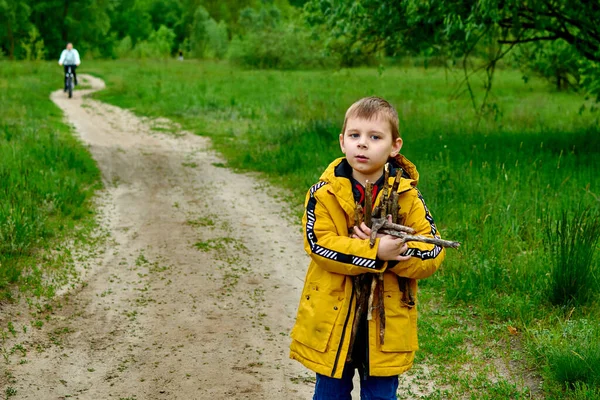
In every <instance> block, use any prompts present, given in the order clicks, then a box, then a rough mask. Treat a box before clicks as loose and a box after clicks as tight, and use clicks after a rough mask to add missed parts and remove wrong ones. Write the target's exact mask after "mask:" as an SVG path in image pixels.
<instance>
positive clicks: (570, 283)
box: [546, 209, 600, 375]
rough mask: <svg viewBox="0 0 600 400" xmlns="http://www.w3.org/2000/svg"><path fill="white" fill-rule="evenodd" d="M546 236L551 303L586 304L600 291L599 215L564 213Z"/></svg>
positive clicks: (579, 212) (548, 227) (594, 210)
mask: <svg viewBox="0 0 600 400" xmlns="http://www.w3.org/2000/svg"><path fill="white" fill-rule="evenodd" d="M570 214H571V215H570ZM573 214H574V215H573ZM546 234H547V241H546V249H547V251H548V252H549V253H550V254H551V261H552V267H551V275H550V301H551V302H552V304H556V305H571V304H576V305H584V304H586V303H587V302H588V301H589V300H590V298H592V297H593V296H594V295H595V294H596V293H598V291H599V289H600V275H599V274H600V268H598V266H597V265H596V264H594V262H593V260H594V253H595V252H596V248H597V246H598V241H599V240H600V213H599V212H598V210H597V209H587V210H583V211H580V210H575V212H571V213H569V212H567V211H566V210H564V211H563V212H562V214H561V216H560V218H559V219H558V220H557V221H552V222H550V223H548V226H547V227H546ZM599 350H600V348H599ZM599 375H600V374H599Z"/></svg>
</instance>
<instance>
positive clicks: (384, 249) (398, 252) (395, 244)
mask: <svg viewBox="0 0 600 400" xmlns="http://www.w3.org/2000/svg"><path fill="white" fill-rule="evenodd" d="M370 236H371V228H369V227H368V226H367V225H366V224H365V223H364V222H363V223H362V224H361V225H360V227H358V226H355V227H354V233H353V234H352V237H353V238H354V239H369V238H370ZM377 237H378V238H379V247H378V249H377V257H378V258H379V259H380V260H385V261H391V260H395V261H406V260H408V259H410V256H403V255H402V254H404V252H406V250H408V246H407V245H406V243H403V242H402V239H400V238H396V237H393V236H390V235H385V234H383V233H378V234H377Z"/></svg>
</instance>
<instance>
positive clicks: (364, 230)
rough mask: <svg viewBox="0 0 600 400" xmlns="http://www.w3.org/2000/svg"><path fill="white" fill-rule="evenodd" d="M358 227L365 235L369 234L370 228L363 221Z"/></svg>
mask: <svg viewBox="0 0 600 400" xmlns="http://www.w3.org/2000/svg"><path fill="white" fill-rule="evenodd" d="M360 229H361V230H362V231H363V232H364V233H366V234H367V235H370V234H371V228H369V227H368V226H367V224H365V223H364V222H363V223H361V224H360Z"/></svg>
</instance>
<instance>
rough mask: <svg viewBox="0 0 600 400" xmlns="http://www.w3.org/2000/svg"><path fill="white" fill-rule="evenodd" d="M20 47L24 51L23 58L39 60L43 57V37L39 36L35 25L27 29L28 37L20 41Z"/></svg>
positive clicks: (44, 51)
mask: <svg viewBox="0 0 600 400" xmlns="http://www.w3.org/2000/svg"><path fill="white" fill-rule="evenodd" d="M21 48H22V49H23V51H24V52H25V56H24V57H23V59H24V60H27V61H41V60H43V59H44V55H45V53H46V50H45V49H44V39H42V38H40V34H39V32H38V30H37V28H36V27H35V26H32V27H31V29H30V30H29V38H28V39H27V40H26V41H25V40H23V41H21Z"/></svg>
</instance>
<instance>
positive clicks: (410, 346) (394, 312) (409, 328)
mask: <svg viewBox="0 0 600 400" xmlns="http://www.w3.org/2000/svg"><path fill="white" fill-rule="evenodd" d="M401 299H402V293H401V292H397V291H389V292H384V299H383V303H384V306H385V335H384V343H383V345H381V351H383V352H390V353H397V352H406V351H414V350H416V349H417V347H418V346H417V309H416V308H414V307H413V308H408V307H406V306H405V305H403V304H402V300H401Z"/></svg>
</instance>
